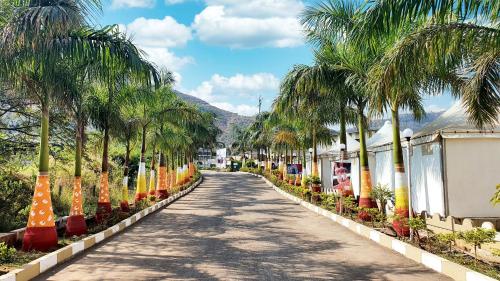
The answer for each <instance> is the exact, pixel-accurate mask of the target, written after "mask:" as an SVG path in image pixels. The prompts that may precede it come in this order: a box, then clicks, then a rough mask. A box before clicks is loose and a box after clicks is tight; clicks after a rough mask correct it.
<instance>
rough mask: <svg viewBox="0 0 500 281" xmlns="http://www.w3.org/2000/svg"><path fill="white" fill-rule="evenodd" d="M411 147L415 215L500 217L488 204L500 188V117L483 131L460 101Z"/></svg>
mask: <svg viewBox="0 0 500 281" xmlns="http://www.w3.org/2000/svg"><path fill="white" fill-rule="evenodd" d="M411 144H412V152H413V153H412V157H411V165H412V184H411V185H412V192H411V194H412V203H413V208H414V210H415V211H418V212H420V211H427V213H429V214H434V213H439V214H440V215H442V216H454V217H468V218H498V217H500V208H499V207H498V206H497V207H496V208H495V207H494V206H493V205H492V204H491V203H490V202H489V200H490V198H491V197H492V194H493V192H494V190H495V186H496V185H497V184H499V183H500V118H499V120H497V124H496V125H495V126H493V128H488V129H485V130H479V129H477V128H476V127H475V126H473V125H472V124H470V123H469V122H468V120H467V115H466V113H465V110H464V108H463V106H462V105H461V103H460V102H457V103H456V104H455V105H453V106H452V107H451V108H450V109H449V110H448V111H446V112H445V113H443V114H442V115H441V116H440V117H439V118H438V119H436V120H435V121H434V122H431V123H429V124H428V125H427V126H425V127H424V128H422V130H420V131H419V132H417V133H416V134H415V135H414V136H413V138H412V141H411Z"/></svg>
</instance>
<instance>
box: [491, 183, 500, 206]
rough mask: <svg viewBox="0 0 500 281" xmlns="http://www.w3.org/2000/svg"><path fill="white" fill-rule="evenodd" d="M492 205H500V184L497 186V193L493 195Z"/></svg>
mask: <svg viewBox="0 0 500 281" xmlns="http://www.w3.org/2000/svg"><path fill="white" fill-rule="evenodd" d="M491 203H493V205H495V206H496V205H497V204H500V184H497V191H496V192H495V194H494V195H493V198H491Z"/></svg>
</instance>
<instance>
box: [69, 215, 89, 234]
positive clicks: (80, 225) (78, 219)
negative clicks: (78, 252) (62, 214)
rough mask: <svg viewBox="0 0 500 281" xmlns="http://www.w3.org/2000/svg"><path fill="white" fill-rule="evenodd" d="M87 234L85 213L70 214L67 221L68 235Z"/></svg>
mask: <svg viewBox="0 0 500 281" xmlns="http://www.w3.org/2000/svg"><path fill="white" fill-rule="evenodd" d="M84 234H87V224H86V223H85V218H84V217H83V215H79V216H70V217H68V220H67V221H66V236H80V235H84Z"/></svg>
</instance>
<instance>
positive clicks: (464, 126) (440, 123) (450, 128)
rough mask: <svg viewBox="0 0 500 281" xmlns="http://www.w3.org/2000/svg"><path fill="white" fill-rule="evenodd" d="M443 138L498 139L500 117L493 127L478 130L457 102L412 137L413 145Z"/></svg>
mask: <svg viewBox="0 0 500 281" xmlns="http://www.w3.org/2000/svg"><path fill="white" fill-rule="evenodd" d="M439 135H440V136H441V137H443V138H465V137H467V138H477V137H481V138H489V137H493V138H499V137H500V116H499V117H498V118H497V122H496V124H495V125H494V126H493V127H487V128H485V129H483V130H481V129H478V128H477V127H476V126H474V124H472V123H470V122H469V121H468V117H467V113H466V111H465V108H464V106H463V104H462V102H460V101H457V102H456V103H455V104H454V105H453V106H452V107H451V108H450V109H448V110H447V111H445V112H444V113H443V114H442V115H441V116H439V117H438V118H437V119H436V120H434V121H433V122H431V123H429V124H427V125H426V126H425V127H423V128H422V129H421V130H420V131H418V132H417V133H415V134H414V135H413V137H412V138H413V141H412V142H413V143H415V144H419V143H425V142H431V141H433V140H435V138H436V137H437V136H439Z"/></svg>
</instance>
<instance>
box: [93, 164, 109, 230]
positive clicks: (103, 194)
mask: <svg viewBox="0 0 500 281" xmlns="http://www.w3.org/2000/svg"><path fill="white" fill-rule="evenodd" d="M109 214H111V202H110V201H109V183H108V172H102V173H101V181H100V188H99V201H98V202H97V212H96V214H95V217H96V221H97V222H102V221H103V220H104V219H105V218H106V217H107V216H108V215H109Z"/></svg>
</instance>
